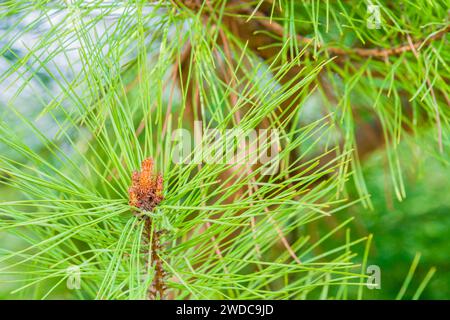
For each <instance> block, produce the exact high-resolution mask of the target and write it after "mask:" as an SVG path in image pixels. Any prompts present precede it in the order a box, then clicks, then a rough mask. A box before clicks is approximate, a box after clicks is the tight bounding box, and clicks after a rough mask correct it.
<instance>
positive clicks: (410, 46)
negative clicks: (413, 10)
mask: <svg viewBox="0 0 450 320" xmlns="http://www.w3.org/2000/svg"><path fill="white" fill-rule="evenodd" d="M242 10H243V12H246V13H248V14H253V15H254V16H255V17H257V18H259V19H257V20H256V21H258V22H259V23H260V24H261V26H263V27H264V29H265V30H266V31H271V32H272V33H274V34H276V35H277V36H280V37H282V36H283V35H284V28H283V26H281V25H280V24H279V23H277V22H276V21H269V17H267V16H266V15H265V14H263V13H261V12H259V11H256V12H253V11H252V10H251V9H247V8H246V9H242ZM449 31H450V24H449V25H447V26H446V27H445V28H443V29H441V30H439V31H437V32H436V31H435V32H433V33H432V34H430V35H429V36H428V37H426V38H425V39H423V40H418V41H416V42H413V43H410V42H408V43H405V44H403V45H400V46H397V47H394V48H350V49H343V48H338V47H326V45H325V44H319V46H318V47H319V48H322V47H323V48H324V50H325V51H326V52H328V53H330V54H334V55H338V56H339V55H352V54H356V55H358V56H360V57H373V58H385V57H386V56H394V55H400V54H402V53H404V52H409V51H417V50H418V49H420V48H421V47H422V46H424V45H426V44H427V43H429V42H431V41H433V40H438V39H441V38H442V37H444V36H445V35H446V34H447V33H448V32H449ZM296 38H297V41H298V42H299V43H301V44H304V45H309V44H311V43H313V42H314V40H313V39H311V38H308V37H303V36H300V35H296Z"/></svg>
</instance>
